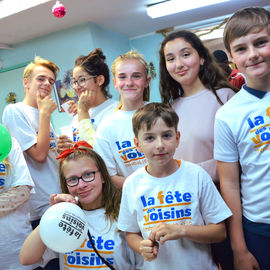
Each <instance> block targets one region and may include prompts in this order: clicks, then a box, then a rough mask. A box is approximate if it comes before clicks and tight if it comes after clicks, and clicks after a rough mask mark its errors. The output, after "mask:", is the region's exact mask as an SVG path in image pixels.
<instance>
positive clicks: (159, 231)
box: [149, 223, 185, 244]
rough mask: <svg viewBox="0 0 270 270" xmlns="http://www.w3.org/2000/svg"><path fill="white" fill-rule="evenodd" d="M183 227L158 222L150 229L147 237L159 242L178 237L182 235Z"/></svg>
mask: <svg viewBox="0 0 270 270" xmlns="http://www.w3.org/2000/svg"><path fill="white" fill-rule="evenodd" d="M184 227H185V226H181V225H177V224H167V223H159V224H158V225H156V226H155V227H154V228H153V229H152V231H151V233H150V235H149V239H150V240H151V241H153V242H154V241H159V243H160V244H164V243H165V242H166V241H168V240H176V239H179V238H181V237H183V236H184Z"/></svg>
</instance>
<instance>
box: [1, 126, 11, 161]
mask: <svg viewBox="0 0 270 270" xmlns="http://www.w3.org/2000/svg"><path fill="white" fill-rule="evenodd" d="M11 146H12V141H11V136H10V133H9V131H8V130H7V128H6V127H5V126H3V125H2V124H0V162H1V161H3V160H4V159H5V158H6V157H7V156H8V154H9V152H10V150H11Z"/></svg>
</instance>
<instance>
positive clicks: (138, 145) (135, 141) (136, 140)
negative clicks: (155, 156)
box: [134, 136, 143, 153]
mask: <svg viewBox="0 0 270 270" xmlns="http://www.w3.org/2000/svg"><path fill="white" fill-rule="evenodd" d="M134 144H135V146H136V148H137V149H138V151H139V152H140V153H143V151H142V149H141V147H140V143H139V140H138V138H137V137H136V136H135V137H134Z"/></svg>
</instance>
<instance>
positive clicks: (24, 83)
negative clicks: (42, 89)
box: [23, 78, 28, 88]
mask: <svg viewBox="0 0 270 270" xmlns="http://www.w3.org/2000/svg"><path fill="white" fill-rule="evenodd" d="M27 86H28V79H27V78H23V87H24V88H27Z"/></svg>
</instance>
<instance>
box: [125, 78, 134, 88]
mask: <svg viewBox="0 0 270 270" xmlns="http://www.w3.org/2000/svg"><path fill="white" fill-rule="evenodd" d="M126 85H128V86H130V85H133V79H132V77H127V79H126Z"/></svg>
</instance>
